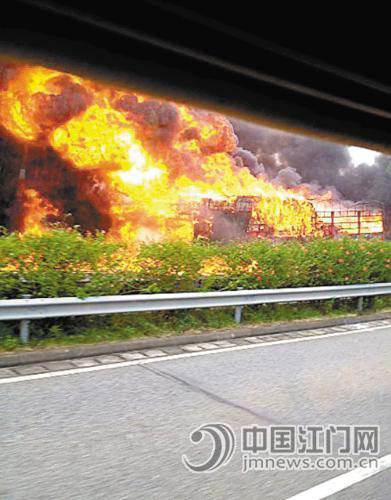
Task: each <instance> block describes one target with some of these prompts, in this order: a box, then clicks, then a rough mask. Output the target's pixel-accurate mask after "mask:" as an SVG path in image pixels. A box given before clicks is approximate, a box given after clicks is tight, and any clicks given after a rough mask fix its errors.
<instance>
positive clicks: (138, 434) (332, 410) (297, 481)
mask: <svg viewBox="0 0 391 500" xmlns="http://www.w3.org/2000/svg"><path fill="white" fill-rule="evenodd" d="M0 404H1V413H0V418H1V422H0V454H1V456H0V461H1V463H0V472H1V475H0V499H1V500H19V499H23V500H25V499H26V500H27V499H29V500H36V499H42V500H43V499H45V500H46V499H50V500H51V499H56V500H71V499H78V500H80V499H94V500H95V499H110V500H119V499H159V500H161V499H170V500H171V499H205V498H212V499H240V498H246V499H262V500H263V499H273V500H274V499H287V498H291V497H294V496H295V495H298V494H300V493H301V494H302V495H301V496H298V497H297V498H300V499H304V498H308V499H309V500H313V499H316V498H325V497H327V498H333V499H338V500H347V499H352V500H360V499H370V500H381V499H384V500H389V499H390V497H391V461H390V454H391V329H390V328H389V327H388V328H386V327H383V328H379V329H375V330H371V331H357V332H354V333H352V334H347V335H346V334H341V335H335V336H330V337H324V338H322V337H320V338H308V339H303V341H300V342H290V341H287V342H286V343H284V342H280V343H278V344H268V345H261V344H260V345H257V346H254V348H251V349H240V348H238V349H231V350H221V351H219V352H212V351H210V353H207V354H205V355H202V356H197V355H195V356H191V355H189V356H184V357H179V358H175V357H171V358H170V359H166V360H165V359H156V360H155V361H154V362H151V363H148V364H134V365H128V366H123V367H118V366H115V365H113V366H112V367H110V368H107V369H102V370H101V371H99V370H97V371H82V372H80V373H67V374H63V375H61V374H55V375H54V376H50V377H47V378H34V377H33V376H32V377H31V378H29V377H25V378H23V379H22V380H16V379H13V380H12V381H9V383H4V384H2V385H0ZM216 423H224V424H226V425H227V426H229V427H230V428H232V431H233V436H234V439H235V441H236V449H235V450H234V452H233V454H232V457H231V458H230V457H229V456H227V457H226V459H227V460H226V462H227V463H226V464H225V465H222V466H221V467H217V468H216V470H214V471H210V472H208V473H194V472H190V471H189V470H188V469H187V468H186V467H185V466H184V464H183V462H182V456H183V455H185V456H186V457H187V460H188V462H189V463H190V464H191V465H194V464H202V463H204V462H207V460H208V458H209V456H211V453H212V442H213V441H212V438H211V435H208V434H205V433H204V434H203V439H202V440H199V439H198V442H196V441H197V438H200V433H196V434H195V436H194V438H195V442H192V441H191V440H190V438H189V436H190V434H192V433H193V432H194V431H196V430H197V429H198V428H199V427H200V426H202V425H206V424H216ZM299 425H300V426H304V427H302V428H301V429H302V430H301V432H302V434H301V436H306V438H305V439H307V438H308V436H309V434H308V432H309V428H310V427H308V426H330V425H335V426H342V425H345V426H346V425H352V426H380V449H379V453H378V455H376V456H377V457H385V459H384V464H386V465H385V466H384V470H382V471H381V472H378V473H377V474H374V475H370V474H367V475H368V476H369V477H367V478H365V475H366V474H365V473H362V469H359V470H358V473H357V471H355V472H353V473H350V475H349V473H348V471H347V470H317V469H315V470H288V471H287V470H250V471H248V472H247V473H243V472H242V468H243V460H244V458H243V457H244V455H245V454H246V453H242V451H241V445H243V440H242V439H241V428H242V427H243V426H248V427H254V426H260V428H263V429H267V432H271V430H270V429H271V426H275V429H277V431H275V432H276V434H274V439H276V436H277V432H278V429H280V431H281V426H288V427H289V429H290V428H291V427H290V426H299ZM306 426H307V427H306ZM303 429H304V430H305V431H306V432H307V433H306V434H303V432H305V431H303ZM328 429H331V427H328ZM297 432H298V431H297ZM267 436H269V437H268V439H269V440H270V439H271V437H270V436H271V434H267ZM280 436H281V434H280ZM333 436H334V437H333V439H334V441H333V446H335V447H337V446H342V444H343V443H342V441H343V437H344V435H343V433H342V432H341V433H339V432H337V433H336V434H333ZM296 438H297V436H296ZM305 439H304V438H303V440H302V441H301V444H303V443H304V441H305ZM368 442H370V441H368ZM260 443H261V441H259V442H258V444H259V445H260V446H261V444H260ZM275 443H277V441H275ZM269 444H270V441H269ZM285 444H286V443H285ZM308 444H309V441H307V445H308ZM324 444H325V443H323V445H324ZM345 444H346V443H345ZM372 444H373V442H372ZM280 445H281V442H280ZM351 445H352V443H351ZM275 446H277V445H275ZM281 446H282V445H281ZM277 447H278V446H277ZM280 451H281V450H280ZM247 455H248V453H247ZM277 455H278V456H279V457H286V456H287V455H282V454H281V453H271V452H270V450H269V452H267V451H265V452H259V453H258V454H257V455H256V457H258V458H259V457H269V458H270V457H276V456H277ZM362 455H364V456H366V455H367V454H366V453H364V454H362ZM288 456H290V455H288ZM294 456H295V457H299V456H301V457H302V456H303V455H300V454H299V453H298V452H297V450H296V453H295V454H294ZM329 456H331V457H334V458H335V457H336V456H337V453H336V451H335V449H334V450H331V452H330V455H329ZM347 456H349V457H353V458H354V459H355V460H356V459H358V458H359V456H361V455H356V456H353V455H352V454H348V455H347ZM229 458H230V459H229ZM312 458H313V457H312ZM228 459H229V460H228ZM360 471H361V472H360ZM356 473H357V474H356ZM352 474H353V475H354V474H356V475H354V477H353V476H352ZM356 476H357V477H356ZM352 477H353V480H352V481H350V480H351V479H352ZM335 478H337V481H336V480H335ZM333 479H334V481H331V482H330V480H333ZM349 482H352V483H353V484H351V485H349ZM333 491H335V492H334V493H333ZM305 492H306V493H305ZM330 494H331V496H329V495H330Z"/></svg>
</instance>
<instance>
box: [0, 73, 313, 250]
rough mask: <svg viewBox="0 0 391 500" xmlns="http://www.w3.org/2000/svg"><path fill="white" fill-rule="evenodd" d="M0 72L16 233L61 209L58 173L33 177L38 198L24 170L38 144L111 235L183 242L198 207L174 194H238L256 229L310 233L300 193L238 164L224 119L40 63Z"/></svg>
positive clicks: (38, 226)
mask: <svg viewBox="0 0 391 500" xmlns="http://www.w3.org/2000/svg"><path fill="white" fill-rule="evenodd" d="M1 74H2V73H1V72H0V75H1ZM6 74H7V75H8V78H6V79H5V80H4V81H3V82H2V81H1V79H0V109H1V111H0V123H1V125H2V126H3V127H4V129H5V130H6V131H7V132H8V133H10V134H11V135H12V136H14V138H15V139H17V140H18V141H20V142H21V143H22V144H23V148H24V150H25V161H24V165H23V168H25V170H26V176H25V180H24V182H23V183H21V185H20V190H21V191H22V194H24V199H25V201H24V206H23V210H22V212H23V220H22V221H20V223H19V227H20V229H21V230H22V231H26V230H30V231H35V232H40V231H42V230H43V229H44V227H45V224H44V220H45V218H46V219H47V217H48V216H49V215H50V216H52V217H53V218H55V217H60V216H62V215H64V214H62V213H59V209H58V208H55V206H56V207H58V206H64V205H65V203H64V202H63V203H55V204H54V205H53V204H52V201H54V200H53V198H56V196H58V193H59V192H62V191H61V189H60V188H59V187H58V185H59V184H61V178H60V177H59V176H60V173H58V172H57V173H56V172H54V171H53V170H52V171H51V173H50V174H49V175H47V176H46V177H45V176H42V178H41V179H40V183H41V185H42V186H43V185H44V186H45V189H44V193H45V195H43V194H42V192H41V191H40V188H39V187H37V185H36V184H37V183H36V184H33V181H32V180H31V178H32V177H33V176H31V175H30V176H29V151H31V150H32V149H31V148H33V147H35V148H37V147H39V148H42V150H44V149H45V148H46V149H45V150H48V149H49V148H50V149H51V150H52V151H54V152H55V153H56V154H57V157H58V159H59V161H60V159H61V161H62V162H63V163H62V169H63V170H62V171H61V172H63V171H65V172H66V175H67V176H70V175H72V176H73V177H72V179H75V182H76V183H77V187H78V190H79V192H80V193H81V194H80V196H82V198H83V199H82V200H81V201H82V202H83V207H84V208H85V213H94V214H98V215H99V220H104V221H107V220H109V221H110V223H109V224H106V225H108V226H109V231H108V232H109V236H110V237H113V238H121V239H126V240H130V241H161V240H163V239H170V238H171V239H182V240H187V241H190V240H191V239H192V238H193V226H194V224H195V218H194V213H195V212H197V210H195V212H194V210H193V212H192V213H189V212H186V211H183V210H182V211H181V210H180V209H179V208H178V207H180V206H181V204H182V202H183V201H185V202H187V203H193V204H197V203H198V204H202V203H203V200H205V199H210V200H215V201H220V202H226V203H228V204H229V203H234V200H235V199H238V197H254V199H256V200H257V201H256V204H255V205H254V206H253V207H252V209H251V211H252V216H251V217H252V218H251V221H250V222H251V224H250V225H252V226H254V227H255V225H258V226H259V227H261V226H262V228H263V229H262V231H264V232H265V234H266V233H267V231H269V232H270V231H271V232H272V234H273V235H277V236H307V235H314V234H316V231H317V229H316V224H315V223H314V212H315V209H314V206H313V204H311V203H310V202H309V201H308V193H306V192H304V191H303V190H301V189H300V188H298V189H296V190H294V189H284V188H282V187H278V186H276V185H274V184H272V183H270V182H268V181H267V179H266V178H264V177H262V176H258V178H257V177H255V176H254V175H252V174H251V173H250V171H249V170H248V169H247V168H243V167H239V166H238V164H237V163H236V162H235V159H234V155H233V153H234V152H235V149H236V148H237V146H238V144H237V138H236V136H235V134H234V131H233V129H232V126H231V124H230V122H229V120H228V119H227V118H225V117H224V116H222V115H220V114H218V113H212V112H206V111H201V110H198V109H194V108H191V107H188V106H185V105H178V104H176V103H173V102H163V101H159V100H156V99H153V98H151V97H149V96H145V95H141V94H138V93H126V92H124V91H122V90H118V89H115V88H108V87H103V86H102V85H99V84H97V83H95V82H91V81H88V80H85V79H83V78H80V77H78V76H75V75H71V74H65V73H61V72H59V71H56V70H52V69H48V68H44V67H39V66H26V65H19V66H13V67H12V68H11V70H10V71H8V73H6ZM29 148H30V149H29ZM64 165H66V167H64ZM42 168H46V169H48V168H49V167H48V166H43V167H42ZM50 168H52V169H53V168H55V165H50ZM45 171H48V170H45ZM52 174H53V175H52ZM61 175H63V176H64V175H65V174H63V173H61ZM53 179H56V180H55V181H54V180H53ZM55 182H56V183H57V184H56V185H55ZM64 182H65V181H64ZM38 191H40V192H38ZM321 201H322V200H319V202H321ZM85 213H84V212H81V211H79V212H78V214H79V215H76V218H77V216H78V217H79V218H82V217H83V216H85V217H87V215H85ZM198 214H199V210H198ZM249 220H250V219H249ZM75 222H76V223H79V221H78V220H76V221H75ZM250 222H249V223H250ZM81 223H83V219H82V222H81ZM99 224H100V222H97V223H96V228H97V229H99V228H100V226H99ZM265 227H267V228H268V229H267V231H266V229H264V228H265ZM258 233H259V232H258ZM259 234H260V233H259Z"/></svg>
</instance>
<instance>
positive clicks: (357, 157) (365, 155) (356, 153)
mask: <svg viewBox="0 0 391 500" xmlns="http://www.w3.org/2000/svg"><path fill="white" fill-rule="evenodd" d="M349 153H350V156H351V158H352V161H353V163H354V165H355V166H357V165H360V163H368V165H372V164H373V162H374V161H375V158H376V156H377V155H378V154H379V153H377V152H376V151H372V150H371V149H364V148H358V147H356V146H350V147H349Z"/></svg>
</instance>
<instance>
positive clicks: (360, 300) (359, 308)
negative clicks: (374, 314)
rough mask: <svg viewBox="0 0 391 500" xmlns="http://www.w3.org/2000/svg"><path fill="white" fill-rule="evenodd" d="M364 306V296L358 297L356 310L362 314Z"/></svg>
mask: <svg viewBox="0 0 391 500" xmlns="http://www.w3.org/2000/svg"><path fill="white" fill-rule="evenodd" d="M363 308H364V297H359V298H358V301H357V312H358V314H362V312H363Z"/></svg>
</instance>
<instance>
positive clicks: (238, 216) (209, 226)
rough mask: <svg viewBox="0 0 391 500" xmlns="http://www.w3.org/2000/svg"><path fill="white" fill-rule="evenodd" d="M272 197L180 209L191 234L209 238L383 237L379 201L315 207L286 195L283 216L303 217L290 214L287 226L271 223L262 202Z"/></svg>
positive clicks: (205, 201) (185, 205) (209, 202)
mask: <svg viewBox="0 0 391 500" xmlns="http://www.w3.org/2000/svg"><path fill="white" fill-rule="evenodd" d="M270 202H271V200H267V199H266V200H262V198H261V197H256V196H238V197H237V198H236V199H234V200H233V201H231V202H229V201H228V200H212V199H210V198H204V199H203V200H201V201H200V202H197V203H194V202H193V203H186V202H184V203H181V204H180V210H179V211H180V213H181V214H182V215H187V216H189V217H190V218H191V220H192V221H193V224H194V238H204V239H208V240H212V241H232V240H252V239H265V238H268V239H289V238H292V237H294V238H296V239H306V238H308V237H332V238H337V237H340V236H351V237H366V238H374V237H381V238H383V237H384V208H383V207H382V205H381V204H380V203H378V202H361V203H358V204H355V206H354V207H353V208H346V209H345V210H342V209H340V210H328V211H325V210H323V211H316V210H315V207H314V205H313V204H312V203H311V202H310V201H302V200H296V199H289V198H288V199H286V200H284V201H283V204H284V205H285V210H284V216H285V215H286V214H287V213H288V214H289V213H290V212H292V215H293V213H294V212H297V211H300V212H302V213H305V214H306V215H307V217H306V218H304V217H303V218H299V219H298V218H297V217H291V221H292V224H293V225H291V226H289V227H287V226H286V225H285V226H284V228H283V229H281V226H277V227H273V226H272V225H271V224H270V223H268V220H267V218H266V217H265V216H264V213H265V212H264V211H263V210H262V206H263V205H264V204H267V203H270Z"/></svg>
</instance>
